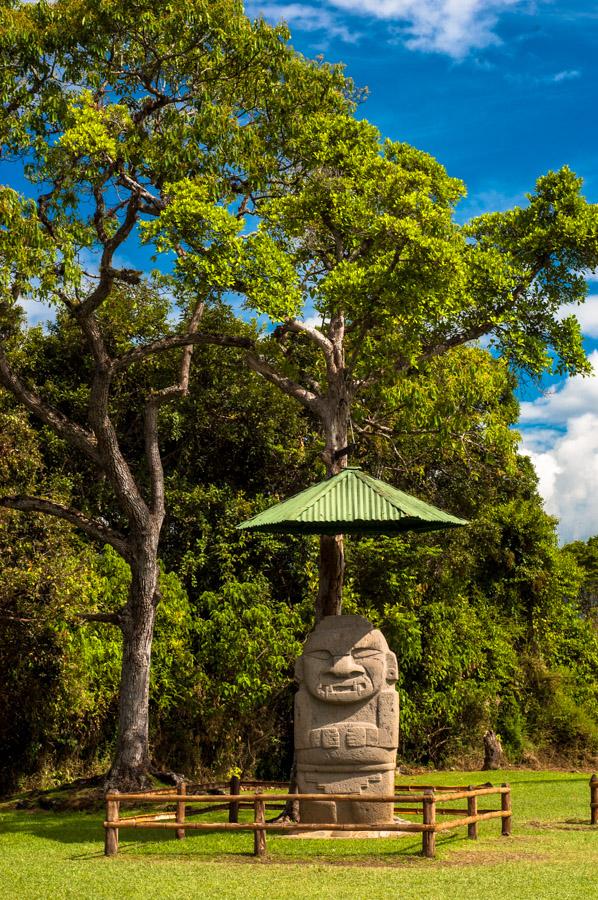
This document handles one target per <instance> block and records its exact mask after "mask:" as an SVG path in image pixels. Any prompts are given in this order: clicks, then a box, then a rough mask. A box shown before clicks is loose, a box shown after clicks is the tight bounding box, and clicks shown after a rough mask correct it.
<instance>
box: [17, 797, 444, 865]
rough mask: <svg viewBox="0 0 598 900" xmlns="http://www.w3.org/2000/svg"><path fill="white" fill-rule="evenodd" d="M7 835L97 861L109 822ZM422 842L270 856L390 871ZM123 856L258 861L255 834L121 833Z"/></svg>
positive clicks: (56, 816)
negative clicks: (180, 836) (54, 844)
mask: <svg viewBox="0 0 598 900" xmlns="http://www.w3.org/2000/svg"><path fill="white" fill-rule="evenodd" d="M0 823H1V824H0V829H1V831H2V833H3V834H4V835H13V836H14V838H15V839H17V838H18V837H19V836H20V837H22V838H25V839H27V838H32V837H34V838H36V839H39V840H40V841H50V842H57V843H60V844H64V845H70V846H71V847H72V850H73V853H72V855H71V854H70V853H69V856H68V858H69V859H71V860H85V859H97V858H100V857H102V856H103V852H104V829H103V825H102V823H103V816H102V815H100V814H98V813H54V812H30V811H25V810H24V811H17V812H12V813H8V814H4V815H2V816H1V817H0ZM459 837H460V835H458V834H455V833H453V834H445V835H442V836H440V835H439V836H438V850H441V849H442V847H443V846H446V845H448V844H450V843H453V842H454V841H455V840H458V839H459ZM420 853H421V838H420V837H419V836H418V837H412V836H410V835H408V836H401V837H396V838H379V839H375V840H367V839H357V840H356V839H328V840H326V839H320V840H314V839H312V840H297V839H289V838H287V837H285V836H281V835H268V854H269V857H270V859H271V860H272V861H277V862H289V863H291V862H300V861H306V862H312V863H317V862H322V863H331V864H333V863H341V862H345V863H351V862H359V863H362V864H363V865H370V866H375V865H389V864H392V863H393V862H395V863H406V862H409V861H415V860H417V859H419V858H420ZM118 855H119V856H124V857H129V858H139V857H144V858H146V859H147V860H148V861H149V860H150V859H157V858H161V859H164V858H165V857H169V858H172V859H173V860H174V859H181V860H185V859H187V860H190V859H204V860H205V859H208V858H209V859H210V860H211V861H213V862H217V861H219V860H222V861H226V860H227V859H228V860H229V861H231V860H232V859H234V858H237V859H238V860H239V861H242V860H248V859H252V858H253V834H252V832H250V831H247V832H236V833H234V834H231V833H230V832H212V833H200V832H193V831H188V832H187V836H186V837H185V839H184V840H177V839H176V837H175V836H174V832H173V831H172V830H170V829H169V830H162V831H160V829H158V828H157V829H156V830H153V829H152V830H149V829H147V830H146V829H143V830H136V829H133V828H131V829H121V830H120V840H119V851H118Z"/></svg>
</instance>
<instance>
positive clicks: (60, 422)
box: [0, 346, 102, 466]
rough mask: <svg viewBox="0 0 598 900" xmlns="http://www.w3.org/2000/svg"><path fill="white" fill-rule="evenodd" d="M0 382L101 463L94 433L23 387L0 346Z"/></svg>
mask: <svg viewBox="0 0 598 900" xmlns="http://www.w3.org/2000/svg"><path fill="white" fill-rule="evenodd" d="M0 383H1V384H2V385H3V386H4V387H5V388H6V390H8V391H10V392H11V394H13V395H14V396H15V397H16V398H17V400H20V402H21V403H22V404H23V405H24V406H25V407H26V408H27V409H28V410H29V412H31V413H33V415H35V416H37V418H38V419H40V420H41V421H42V422H44V423H45V424H46V425H48V426H49V427H50V428H51V429H52V430H53V431H55V432H56V434H58V435H60V437H62V438H64V439H65V440H66V441H68V443H69V444H71V445H72V446H73V447H76V448H77V449H78V450H81V451H82V452H83V453H85V455H86V456H88V457H89V458H90V459H92V460H93V461H94V462H95V463H97V464H98V465H100V466H101V465H102V462H101V459H100V455H99V453H98V446H97V440H96V438H95V435H93V434H92V433H91V432H89V431H87V430H86V429H85V428H82V427H81V425H77V423H76V422H73V421H71V419H69V418H67V416H65V415H64V414H63V413H61V412H60V411H59V410H57V409H55V408H54V407H53V406H51V405H50V404H49V403H46V402H45V401H44V400H42V399H41V397H40V396H39V395H38V394H36V393H35V392H34V391H31V390H29V388H27V387H25V385H24V384H23V382H22V381H21V379H20V378H19V376H18V375H17V374H16V372H15V371H14V370H13V369H12V367H11V365H10V363H9V362H8V358H7V356H6V354H5V353H4V350H3V349H2V348H1V346H0Z"/></svg>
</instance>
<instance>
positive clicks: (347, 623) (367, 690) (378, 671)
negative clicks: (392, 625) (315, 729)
mask: <svg viewBox="0 0 598 900" xmlns="http://www.w3.org/2000/svg"><path fill="white" fill-rule="evenodd" d="M295 674H296V677H297V679H298V680H299V681H302V682H303V683H304V684H305V687H306V689H307V691H308V692H309V693H310V694H311V695H312V696H313V697H315V698H316V699H318V700H320V701H323V702H324V703H357V702H360V701H364V700H369V699H370V698H371V697H373V696H375V694H378V693H379V692H380V691H381V690H383V689H384V688H387V687H388V685H389V684H392V683H394V682H395V681H396V679H397V660H396V657H395V655H394V653H391V652H390V651H389V649H388V644H387V643H386V639H385V638H384V635H383V634H382V633H381V632H380V631H377V630H376V629H374V628H372V626H371V624H370V623H369V622H368V621H367V620H366V619H363V618H362V617H361V616H327V617H326V618H325V619H323V620H322V621H321V622H320V623H319V624H318V626H317V627H316V629H315V631H314V632H312V634H311V635H310V636H309V638H308V639H307V641H306V644H305V649H304V651H303V656H302V657H300V659H298V660H297V666H296V669H295Z"/></svg>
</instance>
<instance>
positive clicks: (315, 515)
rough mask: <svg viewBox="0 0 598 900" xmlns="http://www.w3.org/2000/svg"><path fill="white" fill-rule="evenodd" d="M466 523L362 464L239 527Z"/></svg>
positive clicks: (343, 528) (348, 528) (319, 530)
mask: <svg viewBox="0 0 598 900" xmlns="http://www.w3.org/2000/svg"><path fill="white" fill-rule="evenodd" d="M467 524H468V523H467V520H466V519H458V518H457V517H456V516H451V515H450V514H449V513H445V512H443V511H442V510H441V509H437V508H436V507H435V506H430V504H429V503H424V502H423V500H418V499H417V498H416V497H412V496H411V495H410V494H405V493H404V492H403V491H399V490H398V489H397V488H395V487H392V485H390V484H386V483H385V482H384V481H380V480H379V479H378V478H372V476H371V475H366V473H365V472H362V471H361V470H360V469H350V468H347V469H343V470H342V471H341V472H339V474H338V475H333V476H332V477H331V478H327V479H326V480H325V481H321V482H320V483H319V484H314V485H312V487H309V488H307V490H305V491H301V493H300V494H295V495H294V496H293V497H290V498H289V499H288V500H284V501H283V502H282V503H278V504H277V505H276V506H272V507H270V509H267V510H265V511H264V512H261V513H259V514H258V515H257V516H254V517H253V518H252V519H248V520H247V522H243V523H242V524H241V525H239V526H238V527H239V528H246V529H248V530H249V529H250V530H253V531H267V532H273V533H276V534H351V533H353V534H356V533H359V534H397V533H400V532H402V531H436V530H440V529H443V528H455V527H457V526H459V525H467Z"/></svg>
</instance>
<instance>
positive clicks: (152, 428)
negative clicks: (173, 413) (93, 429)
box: [145, 301, 205, 515]
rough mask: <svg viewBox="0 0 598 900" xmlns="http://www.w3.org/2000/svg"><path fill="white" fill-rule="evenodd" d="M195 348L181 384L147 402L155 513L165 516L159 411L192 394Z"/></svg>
mask: <svg viewBox="0 0 598 900" xmlns="http://www.w3.org/2000/svg"><path fill="white" fill-rule="evenodd" d="M204 309H205V303H204V302H203V301H200V302H199V303H198V304H197V306H196V307H195V309H194V310H193V314H192V316H191V320H190V321H189V325H188V334H189V335H190V336H192V335H194V334H196V333H197V329H198V328H199V323H200V322H201V318H202V316H203V313H204ZM193 350H194V346H193V344H189V343H187V344H185V345H184V348H183V355H182V358H181V364H180V369H179V380H178V381H177V382H175V383H174V384H171V385H169V386H168V387H166V388H162V390H160V391H154V392H153V393H152V394H151V395H150V396H149V397H148V399H147V402H146V406H145V455H146V458H147V463H148V468H149V473H150V482H151V492H152V496H151V509H152V512H153V513H158V514H160V515H163V514H164V467H163V465H162V457H161V455H160V445H159V432H158V409H159V407H160V406H161V405H162V403H167V402H169V401H170V400H174V399H175V397H184V396H186V394H187V393H188V391H189V373H190V371H191V359H192V357H193Z"/></svg>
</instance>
